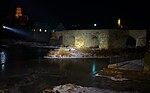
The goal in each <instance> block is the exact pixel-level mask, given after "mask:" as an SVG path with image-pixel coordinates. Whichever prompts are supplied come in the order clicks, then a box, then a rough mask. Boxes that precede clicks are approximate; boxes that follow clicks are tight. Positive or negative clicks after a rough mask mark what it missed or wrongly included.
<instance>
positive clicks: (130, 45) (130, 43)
mask: <svg viewBox="0 0 150 93" xmlns="http://www.w3.org/2000/svg"><path fill="white" fill-rule="evenodd" d="M126 47H127V48H135V47H136V39H135V38H134V37H132V36H128V38H127V40H126Z"/></svg>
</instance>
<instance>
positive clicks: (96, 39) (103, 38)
mask: <svg viewBox="0 0 150 93" xmlns="http://www.w3.org/2000/svg"><path fill="white" fill-rule="evenodd" d="M129 36H131V37H133V38H135V40H136V41H137V42H136V46H145V42H146V30H117V29H97V30H94V29H93V30H92V29H90V30H64V31H59V32H53V33H52V38H51V39H50V41H51V42H52V39H53V40H54V39H55V44H56V45H63V46H74V47H78V48H80V47H83V48H85V47H97V48H100V49H108V48H125V47H126V41H127V38H128V37H129ZM60 38H61V39H60Z"/></svg>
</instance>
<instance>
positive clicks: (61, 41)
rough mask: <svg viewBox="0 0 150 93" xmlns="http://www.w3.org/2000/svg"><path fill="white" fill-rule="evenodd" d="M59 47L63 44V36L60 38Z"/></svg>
mask: <svg viewBox="0 0 150 93" xmlns="http://www.w3.org/2000/svg"><path fill="white" fill-rule="evenodd" d="M58 42H59V45H62V44H63V36H59V38H58Z"/></svg>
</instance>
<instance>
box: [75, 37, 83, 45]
mask: <svg viewBox="0 0 150 93" xmlns="http://www.w3.org/2000/svg"><path fill="white" fill-rule="evenodd" d="M75 46H76V47H78V48H81V47H83V46H84V39H83V38H82V37H76V38H75Z"/></svg>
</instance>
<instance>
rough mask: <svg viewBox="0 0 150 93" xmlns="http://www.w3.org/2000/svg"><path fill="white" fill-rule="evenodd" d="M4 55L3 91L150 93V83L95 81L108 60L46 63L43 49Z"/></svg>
mask: <svg viewBox="0 0 150 93" xmlns="http://www.w3.org/2000/svg"><path fill="white" fill-rule="evenodd" d="M2 51H4V52H5V53H6V60H5V61H4V60H1V62H3V64H1V70H0V90H3V91H7V92H9V93H40V91H42V90H43V89H45V88H53V87H54V86H58V85H62V84H67V83H72V84H76V85H81V86H86V87H98V88H100V89H108V90H113V91H122V92H123V91H131V92H139V93H149V92H150V81H144V80H143V81H138V80H126V81H112V80H110V79H108V78H104V77H95V76H94V75H95V74H96V73H97V72H98V71H100V70H101V69H103V68H104V67H107V65H108V64H109V62H110V59H108V58H106V59H105V58H104V59H44V58H43V56H44V55H46V53H47V52H48V49H41V48H23V49H22V48H8V49H3V50H2ZM1 58H2V56H1ZM111 60H112V59H111ZM7 92H6V93H7Z"/></svg>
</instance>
